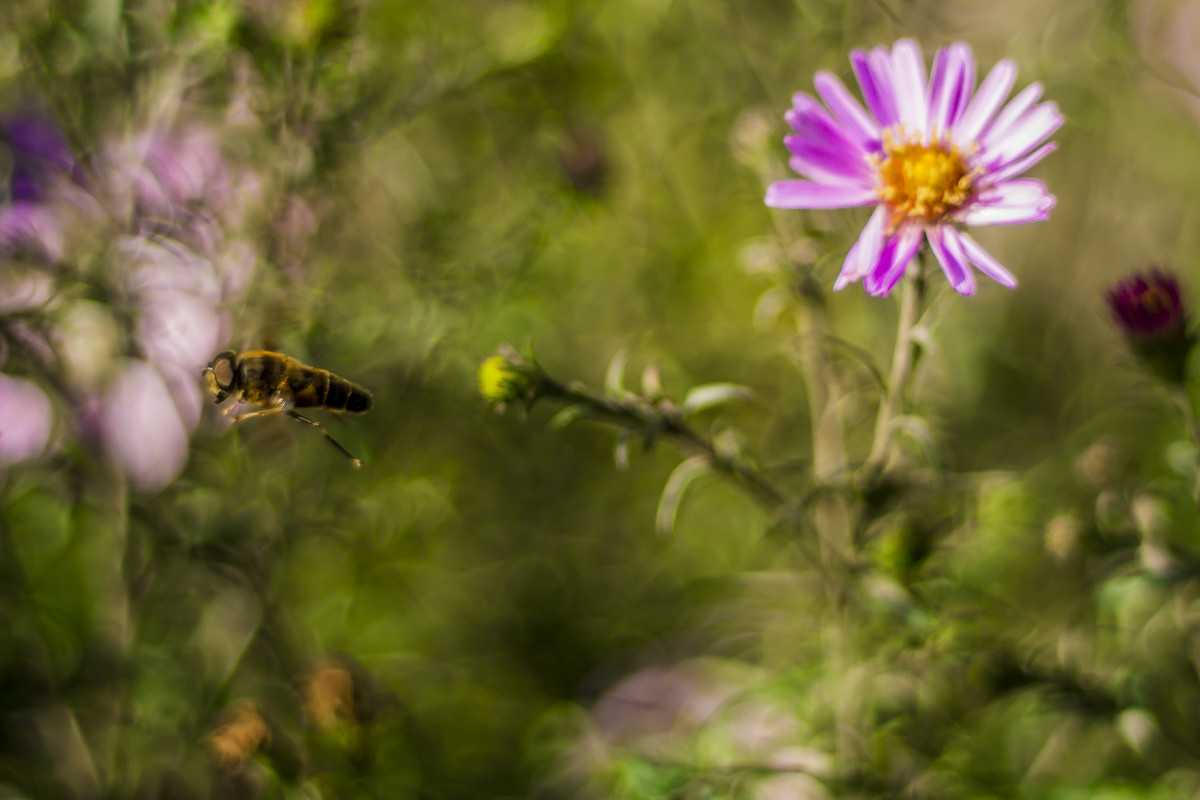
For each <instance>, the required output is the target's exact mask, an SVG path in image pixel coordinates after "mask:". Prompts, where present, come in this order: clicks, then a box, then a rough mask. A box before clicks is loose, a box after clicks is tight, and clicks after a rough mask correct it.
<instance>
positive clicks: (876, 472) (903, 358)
mask: <svg viewBox="0 0 1200 800" xmlns="http://www.w3.org/2000/svg"><path fill="white" fill-rule="evenodd" d="M924 294H925V262H924V259H923V258H922V257H921V255H920V254H918V255H917V256H916V257H915V258H914V259H913V260H912V261H911V262H909V265H908V270H907V272H906V273H905V275H904V288H903V290H902V294H901V297H900V320H899V322H898V323H897V326H896V351H895V353H894V354H893V355H892V371H891V374H890V375H889V377H888V383H887V391H886V393H885V394H884V396H883V400H882V401H881V402H880V404H879V414H878V416H876V417H875V435H874V438H873V439H872V440H871V452H870V454H869V455H868V456H867V462H866V464H865V465H864V467H863V475H864V477H866V478H867V480H868V482H870V481H874V480H875V479H876V478H878V477H879V476H880V475H881V474H883V471H884V470H885V469H886V467H887V464H888V458H889V456H890V455H891V452H892V440H893V438H894V436H895V424H894V423H895V419H896V414H897V412H898V410H899V408H900V404H901V401H902V400H903V398H904V395H905V393H906V392H907V389H908V383H909V379H910V378H911V377H912V369H913V363H914V361H915V355H916V348H915V344H916V341H915V339H914V336H913V334H914V332H915V331H916V324H917V319H918V316H919V314H920V311H921V300H922V298H923V296H924Z"/></svg>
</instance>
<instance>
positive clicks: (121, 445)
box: [100, 359, 188, 490]
mask: <svg viewBox="0 0 1200 800" xmlns="http://www.w3.org/2000/svg"><path fill="white" fill-rule="evenodd" d="M100 432H101V436H102V438H103V441H104V446H105V449H106V450H107V451H108V452H109V454H110V455H111V456H112V457H113V459H114V460H116V462H117V463H118V464H120V465H121V467H122V469H123V470H124V471H125V474H126V475H128V476H129V479H130V481H131V482H132V483H133V485H134V486H136V487H137V488H139V489H143V490H154V489H161V488H162V487H163V486H165V485H167V484H168V483H170V482H171V481H172V480H173V479H174V478H175V476H177V475H178V474H179V472H180V471H181V470H182V469H183V465H184V464H185V463H186V462H187V453H188V432H187V428H186V427H185V425H184V423H183V420H182V419H181V418H180V415H179V410H178V408H177V407H176V404H175V401H174V399H173V398H172V396H171V391H170V389H169V388H168V386H167V384H166V382H165V381H164V380H163V378H162V375H160V374H159V372H158V370H156V369H155V368H154V367H153V366H152V365H151V364H150V363H149V362H146V361H142V360H136V359H130V360H127V361H126V362H125V363H124V364H123V365H122V367H121V369H120V372H119V373H118V375H117V378H116V380H115V381H114V382H113V384H112V386H111V387H109V390H108V392H107V393H106V394H105V396H104V399H103V401H102V403H101V408H100Z"/></svg>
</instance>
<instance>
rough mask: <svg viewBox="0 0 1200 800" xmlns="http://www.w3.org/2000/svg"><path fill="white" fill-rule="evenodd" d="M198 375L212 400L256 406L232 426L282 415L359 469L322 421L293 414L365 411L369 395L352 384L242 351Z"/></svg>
mask: <svg viewBox="0 0 1200 800" xmlns="http://www.w3.org/2000/svg"><path fill="white" fill-rule="evenodd" d="M202 377H203V378H204V383H205V386H206V387H207V388H208V391H210V392H211V393H212V394H213V398H214V402H217V403H221V402H224V401H225V400H226V399H228V398H230V397H235V398H237V400H238V401H239V402H241V403H249V404H251V405H256V406H259V408H258V409H257V410H255V411H249V412H246V413H244V414H236V415H234V416H233V417H232V419H233V421H234V422H240V421H241V420H244V419H249V418H250V417H261V416H264V415H266V414H286V415H287V416H289V417H291V418H292V419H294V420H297V421H299V422H303V423H305V424H307V425H311V426H313V427H314V428H316V429H317V430H319V431H320V432H321V434H322V435H323V436H324V437H325V438H326V439H328V440H329V443H330V444H332V445H333V446H334V447H336V448H337V449H338V450H339V451H340V452H341V453H342V454H343V455H345V456H346V457H347V458H349V459H350V460H351V461H353V462H354V466H356V467H361V466H362V461H360V460H359V459H358V458H356V457H355V456H354V455H353V454H352V453H351V452H350V451H349V450H347V449H346V448H344V447H342V445H341V443H339V442H338V440H337V439H334V438H333V437H332V436H331V435H330V434H329V431H327V430H325V428H324V427H322V426H321V423H319V422H317V421H316V420H313V419H309V418H308V417H305V416H302V415H301V414H297V413H296V409H297V408H323V409H325V410H327V411H349V412H350V413H352V414H360V413H362V412H364V411H367V410H368V409H370V408H371V405H372V403H373V402H374V401H373V399H372V397H371V393H370V392H368V391H367V390H366V389H364V388H363V387H361V386H359V385H358V384H357V383H351V382H350V381H348V380H346V379H345V378H339V377H338V376H337V375H334V374H333V373H332V372H330V371H328V370H324V369H318V368H317V367H310V366H308V365H307V364H302V363H300V362H299V361H297V360H296V359H294V358H292V357H291V356H285V355H284V354H283V353H275V352H273V351H271V350H247V351H246V352H244V353H241V354H240V355H239V354H238V352H237V351H236V350H226V351H225V352H223V353H220V354H219V355H218V356H217V357H216V358H214V359H213V360H212V361H211V362H210V363H209V365H208V366H207V367H205V368H204V372H203V373H202ZM234 408H236V406H231V407H230V408H229V409H228V410H226V412H225V413H226V414H230V413H231V412H232V411H233V409H234Z"/></svg>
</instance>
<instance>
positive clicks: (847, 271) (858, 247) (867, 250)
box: [833, 205, 890, 292]
mask: <svg viewBox="0 0 1200 800" xmlns="http://www.w3.org/2000/svg"><path fill="white" fill-rule="evenodd" d="M889 216H890V215H889V214H888V210H887V207H886V206H883V205H879V206H876V208H875V211H874V212H873V213H872V214H871V218H870V219H869V220H867V224H866V225H864V226H863V229H862V233H860V234H859V236H858V241H856V242H855V243H854V245H853V246H852V247H851V248H850V252H849V253H847V254H846V260H845V262H844V263H843V264H842V271H841V273H840V274H838V277H837V280H836V281H834V283H833V290H834V291H835V292H836V291H837V290H839V289H842V288H844V287H845V286H846V285H847V284H850V283H853V282H855V281H857V280H859V279H860V278H862V277H863V276H864V275H866V274H867V273H868V272H870V271H871V270H873V269H874V268H875V266H876V265H877V264H878V263H879V254H880V253H882V252H883V245H884V242H885V241H886V239H887V220H888V217H889Z"/></svg>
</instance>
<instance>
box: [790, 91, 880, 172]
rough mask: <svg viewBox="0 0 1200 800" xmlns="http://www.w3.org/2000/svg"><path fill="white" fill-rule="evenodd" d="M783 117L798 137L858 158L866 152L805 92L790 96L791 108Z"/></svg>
mask: <svg viewBox="0 0 1200 800" xmlns="http://www.w3.org/2000/svg"><path fill="white" fill-rule="evenodd" d="M783 118H784V119H785V120H787V123H788V124H789V125H791V126H792V129H793V130H795V131H796V133H797V134H798V135H799V136H800V138H802V139H807V140H809V141H812V142H814V143H817V144H819V145H820V146H821V147H823V148H825V149H827V150H832V151H835V152H839V153H843V154H845V155H846V156H858V157H859V158H861V157H862V156H863V155H864V154H865V152H866V151H865V150H864V149H863V145H862V144H861V143H860V142H857V141H855V139H854V137H853V136H852V135H850V134H849V133H847V132H846V131H845V130H843V129H842V126H841V125H840V124H839V123H838V122H837V121H836V120H835V119H834V118H833V117H831V116H830V115H829V112H828V111H826V110H825V109H824V108H823V107H822V106H821V104H820V103H818V102H817V101H816V100H814V99H813V98H811V97H809V96H808V95H806V94H803V93H797V94H796V95H794V96H793V97H792V109H791V110H790V111H788V112H787V113H785V114H784V115H783Z"/></svg>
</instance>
